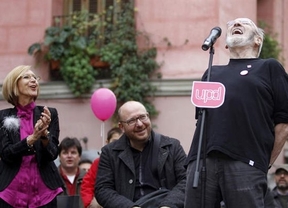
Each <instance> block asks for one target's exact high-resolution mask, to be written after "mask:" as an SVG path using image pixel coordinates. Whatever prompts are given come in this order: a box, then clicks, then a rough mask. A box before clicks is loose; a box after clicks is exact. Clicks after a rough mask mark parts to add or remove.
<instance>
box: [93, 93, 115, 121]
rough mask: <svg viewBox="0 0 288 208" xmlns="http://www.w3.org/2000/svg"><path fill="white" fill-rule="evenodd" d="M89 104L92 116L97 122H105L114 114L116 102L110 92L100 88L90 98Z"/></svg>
mask: <svg viewBox="0 0 288 208" xmlns="http://www.w3.org/2000/svg"><path fill="white" fill-rule="evenodd" d="M90 104H91V108H92V111H93V113H94V115H95V116H96V117H97V118H98V119H99V120H101V121H106V120H107V119H109V118H110V117H111V116H112V115H113V114H114V112H115V109H116V105H117V100H116V96H115V94H114V93H113V92H112V91H111V90H109V89H107V88H100V89H98V90H96V91H95V92H94V93H93V95H92V96H91V100H90Z"/></svg>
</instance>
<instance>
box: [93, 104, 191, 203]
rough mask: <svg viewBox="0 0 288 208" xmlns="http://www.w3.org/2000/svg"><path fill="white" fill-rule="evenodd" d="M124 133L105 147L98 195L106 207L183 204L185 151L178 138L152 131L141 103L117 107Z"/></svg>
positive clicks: (97, 182)
mask: <svg viewBox="0 0 288 208" xmlns="http://www.w3.org/2000/svg"><path fill="white" fill-rule="evenodd" d="M118 116H119V127H120V128H121V129H122V130H123V132H124V134H123V135H122V136H121V137H120V138H119V140H117V141H115V142H113V143H110V144H108V145H106V146H104V147H103V148H102V152H101V156H100V163H99V167H98V175H97V180H96V190H95V196H96V199H97V201H98V202H99V204H100V205H101V206H103V207H105V208H115V207H127V208H128V207H129V208H131V207H135V208H136V207H142V208H145V207H155V208H156V207H161V208H169V207H173V208H180V207H183V206H184V196H185V194H184V190H185V184H186V170H185V168H184V162H185V159H186V154H185V152H184V150H183V148H182V146H181V145H180V142H179V141H178V140H177V139H174V138H170V137H168V136H164V135H162V134H158V133H156V132H154V131H153V130H152V124H151V121H150V118H149V114H148V112H147V110H146V108H145V107H144V105H142V104H141V103H139V102H136V101H129V102H126V103H125V104H123V105H122V106H121V107H120V108H119V110H118Z"/></svg>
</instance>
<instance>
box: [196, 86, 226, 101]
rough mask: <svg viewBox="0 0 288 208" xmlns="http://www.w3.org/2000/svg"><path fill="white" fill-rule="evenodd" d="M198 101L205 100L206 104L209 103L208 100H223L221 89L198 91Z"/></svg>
mask: <svg viewBox="0 0 288 208" xmlns="http://www.w3.org/2000/svg"><path fill="white" fill-rule="evenodd" d="M195 96H196V99H198V100H203V101H204V103H207V101H208V100H220V99H221V87H219V88H218V89H217V90H205V89H202V90H201V94H200V90H198V89H196V95H195Z"/></svg>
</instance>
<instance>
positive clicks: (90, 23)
mask: <svg viewBox="0 0 288 208" xmlns="http://www.w3.org/2000/svg"><path fill="white" fill-rule="evenodd" d="M63 21H64V20H63ZM58 22H60V20H58ZM101 27H102V22H101V17H100V16H98V15H92V14H89V13H88V12H87V11H81V12H74V13H73V14H71V16H69V18H68V19H67V20H66V21H64V24H63V26H57V27H56V26H51V27H49V28H47V29H46V31H45V36H44V42H43V43H34V44H32V45H31V46H30V47H29V49H28V53H29V54H30V55H33V54H34V53H35V50H36V51H37V50H38V51H40V50H43V51H44V52H45V59H46V60H48V61H50V60H60V74H61V75H62V77H63V80H64V81H65V82H66V83H67V85H68V87H69V88H70V90H71V91H72V93H73V94H74V95H75V96H77V97H78V96H81V95H82V94H84V93H87V92H90V90H91V88H92V86H93V84H94V83H95V76H96V74H97V71H95V70H94V69H93V67H92V66H91V64H90V57H92V56H95V55H97V53H98V51H99V47H98V46H99V43H100V42H101V41H102V40H103V38H101V32H100V31H101V29H99V28H101ZM42 48H44V49H42Z"/></svg>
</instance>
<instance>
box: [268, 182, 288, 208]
mask: <svg viewBox="0 0 288 208" xmlns="http://www.w3.org/2000/svg"><path fill="white" fill-rule="evenodd" d="M270 194H271V196H272V198H273V200H274V207H273V208H282V205H281V202H280V199H279V194H278V192H277V187H275V188H274V189H273V190H272V191H271V192H270ZM287 206H288V203H287V204H286V207H287ZM265 208H266V207H265Z"/></svg>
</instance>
